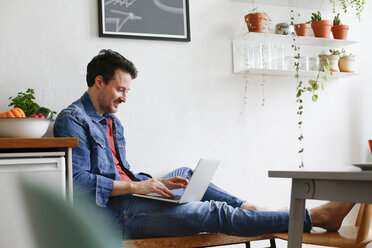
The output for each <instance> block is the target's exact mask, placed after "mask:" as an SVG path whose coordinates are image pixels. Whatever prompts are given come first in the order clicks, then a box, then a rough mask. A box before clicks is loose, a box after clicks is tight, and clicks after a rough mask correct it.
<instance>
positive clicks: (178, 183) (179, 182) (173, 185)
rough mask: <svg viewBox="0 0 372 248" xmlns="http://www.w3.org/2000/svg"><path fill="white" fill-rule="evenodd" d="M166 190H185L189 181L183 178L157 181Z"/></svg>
mask: <svg viewBox="0 0 372 248" xmlns="http://www.w3.org/2000/svg"><path fill="white" fill-rule="evenodd" d="M159 180H160V181H161V182H162V183H163V184H164V185H165V186H166V187H167V188H168V189H181V188H186V186H187V184H188V183H189V180H187V179H186V178H183V177H171V178H166V179H159Z"/></svg>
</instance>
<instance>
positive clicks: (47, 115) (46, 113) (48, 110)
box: [35, 107, 57, 119]
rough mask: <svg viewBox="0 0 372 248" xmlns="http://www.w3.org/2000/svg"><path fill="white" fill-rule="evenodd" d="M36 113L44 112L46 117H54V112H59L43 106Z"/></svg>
mask: <svg viewBox="0 0 372 248" xmlns="http://www.w3.org/2000/svg"><path fill="white" fill-rule="evenodd" d="M35 114H37V115H39V114H43V115H44V117H45V118H48V119H52V118H53V114H57V112H56V111H52V110H50V109H48V108H44V107H41V108H39V109H38V110H36V112H35Z"/></svg>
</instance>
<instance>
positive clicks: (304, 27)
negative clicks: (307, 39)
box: [294, 23, 310, 36]
mask: <svg viewBox="0 0 372 248" xmlns="http://www.w3.org/2000/svg"><path fill="white" fill-rule="evenodd" d="M294 27H295V30H296V34H297V36H307V33H308V32H309V29H310V24H309V23H300V24H295V25H294Z"/></svg>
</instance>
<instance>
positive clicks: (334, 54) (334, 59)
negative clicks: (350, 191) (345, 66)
mask: <svg viewBox="0 0 372 248" xmlns="http://www.w3.org/2000/svg"><path fill="white" fill-rule="evenodd" d="M329 52H330V53H331V54H329V55H325V57H326V58H327V59H328V60H329V63H330V67H331V68H330V69H331V71H333V72H338V71H339V70H338V62H339V61H340V51H338V50H333V49H329Z"/></svg>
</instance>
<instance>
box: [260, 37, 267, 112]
mask: <svg viewBox="0 0 372 248" xmlns="http://www.w3.org/2000/svg"><path fill="white" fill-rule="evenodd" d="M265 44H266V39H265V36H264V39H263V42H262V46H261V53H262V81H261V97H262V103H261V106H262V107H264V106H265V83H266V79H265V69H266V66H267V65H266V60H265V49H266V48H265Z"/></svg>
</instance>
